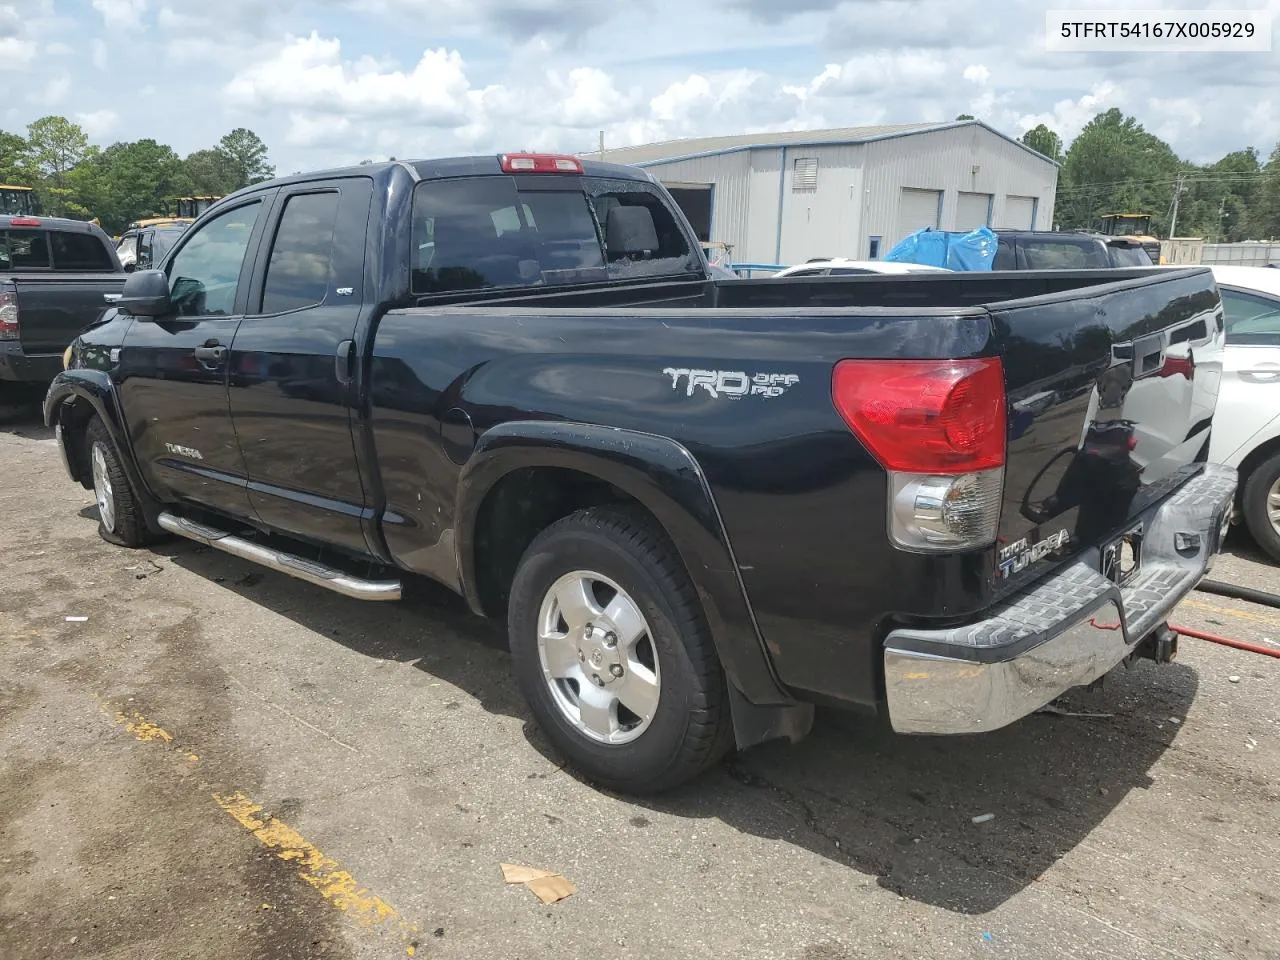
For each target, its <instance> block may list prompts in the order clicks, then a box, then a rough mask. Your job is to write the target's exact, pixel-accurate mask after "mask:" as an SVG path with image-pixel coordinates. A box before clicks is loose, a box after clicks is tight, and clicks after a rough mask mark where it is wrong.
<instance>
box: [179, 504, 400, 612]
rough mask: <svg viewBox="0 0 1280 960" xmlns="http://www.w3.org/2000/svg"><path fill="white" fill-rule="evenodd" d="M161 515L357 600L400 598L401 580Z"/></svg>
mask: <svg viewBox="0 0 1280 960" xmlns="http://www.w3.org/2000/svg"><path fill="white" fill-rule="evenodd" d="M157 519H158V522H159V524H160V526H161V527H163V528H164V529H165V530H167V531H169V532H170V533H173V534H177V535H178V536H180V537H186V538H187V539H188V540H194V541H195V542H196V543H203V544H204V545H205V546H207V547H213V548H214V549H215V550H221V551H222V552H223V553H229V554H231V555H232V556H235V557H240V558H241V559H243V560H251V561H253V562H254V563H260V564H262V566H264V567H270V568H271V569H272V570H279V571H280V572H281V573H287V574H288V575H289V576H291V577H297V578H298V579H299V580H305V581H307V583H314V584H315V585H316V586H318V587H324V588H325V589H326V590H332V591H333V592H334V593H340V594H342V595H343V596H344V597H354V598H355V599H356V600H399V599H400V581H399V580H362V579H361V578H359V577H353V576H352V575H351V574H349V573H344V572H342V571H341V570H334V569H332V568H331V567H326V566H324V565H322V564H319V563H312V562H311V561H310V560H304V559H302V557H298V556H295V555H293V554H292V553H284V552H283V551H280V550H272V549H271V548H270V547H264V546H262V545H261V544H257V543H253V542H252V541H249V540H245V539H244V538H243V537H236V536H233V535H231V534H229V533H227V532H226V531H225V530H219V529H217V528H216V527H210V526H207V525H206V524H203V523H196V522H195V521H194V520H188V519H187V518H186V517H178V516H175V515H174V514H172V513H167V512H165V513H161V514H160V516H159V517H158V518H157Z"/></svg>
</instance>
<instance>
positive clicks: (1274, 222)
mask: <svg viewBox="0 0 1280 960" xmlns="http://www.w3.org/2000/svg"><path fill="white" fill-rule="evenodd" d="M1251 222H1252V226H1253V230H1254V235H1253V236H1252V237H1250V239H1251V240H1269V239H1271V238H1273V237H1276V238H1280V143H1277V144H1276V148H1275V149H1274V150H1272V151H1271V156H1270V157H1269V158H1268V159H1267V165H1266V166H1265V167H1264V168H1263V171H1262V181H1261V182H1260V183H1259V185H1258V196H1257V205H1256V207H1255V208H1254V211H1253V213H1252V216H1251Z"/></svg>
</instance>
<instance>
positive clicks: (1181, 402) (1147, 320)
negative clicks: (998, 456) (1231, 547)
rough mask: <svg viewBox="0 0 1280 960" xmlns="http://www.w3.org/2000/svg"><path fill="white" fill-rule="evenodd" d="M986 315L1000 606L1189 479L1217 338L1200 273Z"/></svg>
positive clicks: (1213, 302)
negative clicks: (995, 353) (995, 365)
mask: <svg viewBox="0 0 1280 960" xmlns="http://www.w3.org/2000/svg"><path fill="white" fill-rule="evenodd" d="M991 313H992V316H993V318H994V320H995V323H996V327H997V335H998V336H999V337H1001V338H1002V339H1003V340H1004V349H1003V352H1004V357H1005V370H1006V373H1007V376H1008V378H1009V379H1008V383H1007V389H1008V393H1009V411H1008V416H1009V444H1008V459H1007V466H1006V475H1005V485H1004V504H1003V508H1002V512H1001V519H1000V528H999V533H1000V535H999V541H998V544H997V548H998V550H999V555H998V566H997V573H996V576H997V580H998V583H997V591H996V592H997V595H1004V594H1007V593H1008V592H1010V591H1013V590H1016V589H1018V588H1019V587H1020V586H1023V585H1025V584H1027V583H1028V582H1029V581H1031V580H1034V579H1037V578H1038V576H1040V575H1043V573H1044V572H1046V570H1047V569H1048V567H1049V566H1051V565H1053V564H1054V563H1055V562H1057V561H1061V560H1063V559H1066V558H1067V557H1069V556H1074V555H1077V554H1079V553H1080V552H1081V551H1082V550H1086V549H1088V548H1091V547H1092V548H1102V547H1104V546H1107V545H1108V544H1110V543H1112V541H1113V540H1114V538H1117V537H1119V536H1120V535H1121V534H1125V533H1126V532H1127V525H1128V523H1129V521H1131V520H1132V519H1133V518H1135V517H1137V516H1138V514H1140V513H1142V511H1143V510H1145V509H1146V508H1147V507H1148V506H1150V505H1151V504H1152V503H1153V502H1155V501H1156V500H1159V499H1160V498H1162V497H1164V496H1167V495H1168V494H1170V493H1172V492H1173V491H1174V490H1176V489H1177V487H1178V486H1179V485H1180V484H1181V483H1182V482H1183V481H1184V480H1185V479H1186V478H1187V477H1188V476H1190V475H1191V474H1193V473H1194V472H1196V471H1197V470H1198V467H1197V466H1196V465H1197V464H1198V463H1202V462H1204V461H1205V460H1206V459H1207V455H1208V446H1209V429H1210V425H1211V420H1212V416H1213V409H1214V404H1215V403H1216V401H1217V395H1218V383H1219V380H1220V377H1221V371H1222V357H1223V345H1224V340H1225V332H1224V325H1223V316H1222V307H1221V303H1220V301H1219V298H1218V292H1217V289H1216V287H1215V286H1214V283H1213V278H1212V275H1211V274H1210V273H1209V272H1208V271H1207V270H1206V271H1203V272H1196V273H1190V272H1179V273H1177V274H1170V275H1168V276H1164V277H1162V278H1161V279H1160V281H1159V282H1152V281H1151V279H1150V277H1148V278H1144V279H1141V280H1126V281H1122V282H1119V283H1114V284H1107V285H1104V286H1099V287H1094V288H1091V289H1087V290H1081V291H1079V292H1078V293H1077V295H1076V296H1075V297H1073V298H1071V299H1062V298H1060V297H1055V296H1052V295H1051V296H1044V297H1032V298H1027V299H1025V300H1020V301H1006V302H1004V303H999V304H995V305H993V307H992V308H991ZM1112 560H1114V558H1111V559H1110V560H1109V559H1108V558H1107V557H1106V556H1104V557H1103V559H1102V560H1100V563H1105V562H1112ZM1104 572H1106V571H1104Z"/></svg>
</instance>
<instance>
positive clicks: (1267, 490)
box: [1240, 453, 1280, 563]
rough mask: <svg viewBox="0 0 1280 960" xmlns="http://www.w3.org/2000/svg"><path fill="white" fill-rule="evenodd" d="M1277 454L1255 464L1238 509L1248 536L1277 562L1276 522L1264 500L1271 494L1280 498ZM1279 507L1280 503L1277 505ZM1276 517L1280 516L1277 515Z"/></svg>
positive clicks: (1279, 553) (1279, 538)
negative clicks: (1241, 510)
mask: <svg viewBox="0 0 1280 960" xmlns="http://www.w3.org/2000/svg"><path fill="white" fill-rule="evenodd" d="M1277 484H1280V453H1276V454H1272V455H1271V457H1269V458H1268V459H1266V460H1264V461H1262V463H1260V464H1258V465H1257V466H1256V467H1255V468H1254V469H1253V470H1252V472H1250V474H1249V478H1248V479H1247V480H1245V483H1244V492H1243V494H1242V495H1241V498H1240V500H1241V504H1240V505H1241V508H1242V509H1243V512H1244V522H1245V526H1247V527H1248V528H1249V533H1251V534H1252V535H1253V539H1254V540H1255V541H1256V542H1257V544H1258V546H1260V547H1261V548H1262V549H1263V550H1265V551H1266V553H1267V555H1268V556H1270V557H1271V559H1272V560H1274V561H1276V562H1278V563H1280V529H1277V523H1276V521H1273V520H1272V519H1271V512H1270V511H1269V510H1268V501H1269V500H1270V498H1271V496H1272V494H1273V491H1274V492H1275V494H1277V495H1280V486H1277ZM1277 508H1280V503H1277ZM1277 516H1280V513H1278V514H1277Z"/></svg>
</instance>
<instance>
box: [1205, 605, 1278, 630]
mask: <svg viewBox="0 0 1280 960" xmlns="http://www.w3.org/2000/svg"><path fill="white" fill-rule="evenodd" d="M1182 606H1184V607H1190V608H1191V609H1192V610H1204V611H1205V612H1206V613H1220V614H1223V615H1224V616H1228V617H1239V618H1240V619H1241V620H1254V621H1256V622H1257V623H1265V624H1267V625H1269V626H1272V627H1275V628H1276V629H1277V630H1280V617H1275V616H1268V615H1267V614H1265V613H1254V612H1253V611H1252V610H1233V609H1231V607H1220V606H1218V605H1217V604H1213V603H1205V602H1204V601H1203V600H1183V601H1182Z"/></svg>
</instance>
